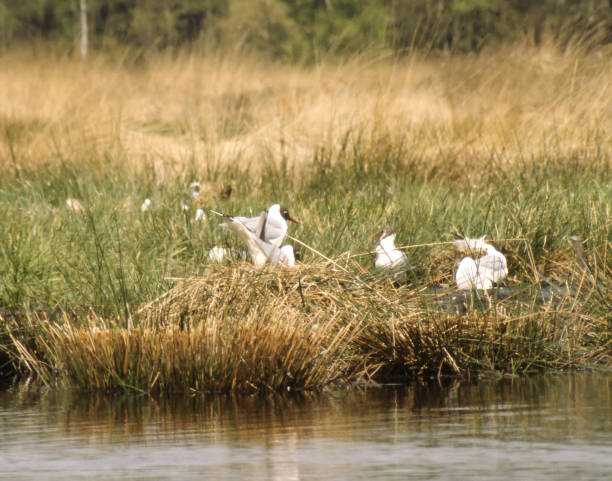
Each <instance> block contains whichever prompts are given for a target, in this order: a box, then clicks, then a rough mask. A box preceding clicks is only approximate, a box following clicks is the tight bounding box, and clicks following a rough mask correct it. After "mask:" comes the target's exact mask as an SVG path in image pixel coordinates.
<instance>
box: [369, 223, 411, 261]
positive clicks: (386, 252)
mask: <svg viewBox="0 0 612 481" xmlns="http://www.w3.org/2000/svg"><path fill="white" fill-rule="evenodd" d="M374 235H375V236H380V241H378V244H377V245H376V260H375V261H374V267H375V268H376V269H394V268H396V267H399V266H402V265H404V264H405V263H406V262H408V257H407V256H406V254H405V253H404V252H403V251H401V250H399V249H396V248H395V232H393V228H391V227H390V226H386V227H385V228H383V230H381V231H380V232H379V233H378V234H374Z"/></svg>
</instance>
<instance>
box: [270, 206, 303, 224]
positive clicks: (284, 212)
mask: <svg viewBox="0 0 612 481" xmlns="http://www.w3.org/2000/svg"><path fill="white" fill-rule="evenodd" d="M268 214H270V215H276V214H278V215H280V216H281V217H282V218H283V219H285V220H290V221H291V222H294V223H296V224H298V221H297V220H295V219H294V218H293V217H291V216H290V215H289V209H287V207H284V206H282V205H280V204H274V205H271V206H270V207H269V208H268Z"/></svg>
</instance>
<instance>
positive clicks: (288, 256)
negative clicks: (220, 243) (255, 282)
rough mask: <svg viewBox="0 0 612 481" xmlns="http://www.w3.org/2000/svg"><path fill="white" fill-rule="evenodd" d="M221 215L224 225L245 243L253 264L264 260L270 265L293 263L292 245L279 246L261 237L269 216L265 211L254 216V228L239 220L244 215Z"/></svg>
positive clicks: (263, 263) (260, 263) (259, 263)
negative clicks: (255, 221)
mask: <svg viewBox="0 0 612 481" xmlns="http://www.w3.org/2000/svg"><path fill="white" fill-rule="evenodd" d="M223 217H224V219H225V220H226V222H225V225H226V227H227V228H228V229H229V230H231V231H232V232H235V233H236V234H237V235H238V237H240V238H241V239H242V240H243V241H244V243H245V244H246V245H247V248H248V250H249V254H251V259H252V261H253V264H254V265H255V266H257V267H261V266H263V265H265V264H266V262H269V263H270V264H272V265H278V264H284V265H287V266H294V265H295V254H294V252H293V247H292V246H290V245H285V246H282V247H280V246H277V245H275V244H273V243H271V242H267V241H266V240H264V239H262V237H263V233H264V228H265V225H266V223H267V222H268V220H269V216H268V215H266V212H265V211H264V212H262V213H261V215H260V216H259V217H255V219H257V224H256V225H255V227H254V230H251V229H250V228H248V227H247V225H246V224H245V222H244V221H243V220H241V219H247V218H245V217H242V218H241V217H232V216H228V215H223ZM247 220H249V219H247ZM285 235H286V231H285ZM283 238H284V236H283Z"/></svg>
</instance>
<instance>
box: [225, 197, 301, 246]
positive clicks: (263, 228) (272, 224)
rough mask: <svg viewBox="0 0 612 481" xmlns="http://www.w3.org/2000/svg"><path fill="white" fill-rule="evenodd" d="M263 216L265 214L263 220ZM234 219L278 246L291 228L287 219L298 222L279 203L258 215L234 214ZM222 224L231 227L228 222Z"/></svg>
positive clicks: (264, 239)
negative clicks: (243, 215) (242, 215)
mask: <svg viewBox="0 0 612 481" xmlns="http://www.w3.org/2000/svg"><path fill="white" fill-rule="evenodd" d="M262 216H264V218H263V220H262ZM232 219H234V221H238V222H240V223H241V224H242V225H243V226H245V227H246V228H247V229H248V230H250V231H251V232H253V233H255V234H256V235H257V237H258V238H259V239H261V240H263V241H265V242H267V243H269V244H272V245H274V246H276V247H278V248H280V246H281V245H282V244H283V242H284V240H285V237H287V231H288V230H289V227H288V226H287V221H288V220H289V221H291V222H295V223H296V224H297V223H298V221H297V220H295V219H293V218H292V217H291V216H290V215H289V211H288V210H287V208H286V207H283V206H282V205H279V204H274V205H271V206H270V207H269V208H268V210H267V211H264V212H262V213H261V214H260V215H259V216H258V217H241V216H233V217H232ZM221 226H222V227H223V226H226V227H229V226H228V225H226V224H221Z"/></svg>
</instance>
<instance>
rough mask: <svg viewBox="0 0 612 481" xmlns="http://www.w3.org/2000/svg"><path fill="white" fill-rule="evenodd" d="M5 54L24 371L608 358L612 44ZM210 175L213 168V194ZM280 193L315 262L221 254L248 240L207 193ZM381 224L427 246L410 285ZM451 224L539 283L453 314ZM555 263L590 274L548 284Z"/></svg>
mask: <svg viewBox="0 0 612 481" xmlns="http://www.w3.org/2000/svg"><path fill="white" fill-rule="evenodd" d="M3 61H4V64H5V65H7V66H9V65H10V67H11V68H10V69H8V67H7V69H6V70H3V71H1V72H0V77H1V78H0V83H2V85H5V86H6V92H7V95H6V96H5V97H3V98H2V99H0V136H2V140H3V141H2V142H1V143H0V149H2V150H1V152H0V154H1V158H2V159H3V161H2V163H1V165H0V170H1V173H2V175H1V176H0V241H1V242H0V309H1V310H0V315H1V316H2V319H1V320H0V351H1V352H2V353H3V354H2V356H4V357H1V358H0V366H3V369H5V370H7V371H9V372H16V371H19V372H23V373H25V372H30V371H31V372H36V373H38V374H39V376H40V377H41V378H42V379H44V380H45V381H46V382H47V383H48V384H50V385H51V384H54V383H55V382H56V381H57V380H61V381H63V382H66V383H68V384H71V385H75V386H78V388H79V389H113V388H126V389H135V390H140V391H144V392H150V391H155V390H177V391H188V390H195V391H207V390H231V389H239V390H248V389H286V388H288V387H290V388H296V389H297V388H300V389H303V388H313V387H316V386H322V385H326V384H328V383H330V382H340V381H346V380H355V379H368V378H372V379H376V380H384V379H386V378H392V377H397V378H402V376H413V375H417V374H419V373H420V375H434V376H435V375H437V373H438V372H439V373H441V374H452V375H461V376H466V375H468V373H472V372H478V371H487V370H489V371H494V372H512V373H514V372H526V371H529V370H531V369H534V368H570V367H581V366H589V365H597V366H606V365H607V366H608V367H609V365H610V359H609V355H607V354H606V352H607V351H606V350H608V351H609V348H610V332H611V324H610V323H611V322H612V321H611V318H612V316H610V312H612V306H611V301H610V294H609V293H610V290H611V288H612V256H611V253H612V251H611V250H610V249H611V248H612V232H611V230H610V229H611V228H612V220H611V212H610V206H611V205H612V166H611V163H610V159H611V151H610V143H609V139H610V138H612V117H611V112H612V106H611V104H610V99H611V98H612V91H611V89H612V83H611V80H610V76H609V72H610V71H612V69H611V68H610V55H609V51H607V50H606V49H605V48H602V49H600V50H599V51H598V52H591V53H585V52H582V51H580V50H579V49H577V50H571V49H568V50H566V51H559V50H558V49H555V48H554V47H553V46H544V47H542V48H541V49H536V50H533V49H528V48H521V47H514V48H510V47H507V48H503V49H501V50H498V51H496V52H485V53H483V54H482V55H478V56H456V57H444V56H440V57H437V58H423V57H420V56H418V55H415V56H413V57H411V58H409V59H405V60H402V61H391V60H389V59H380V58H369V57H367V56H364V57H360V58H355V59H351V60H347V61H345V62H339V63H335V64H331V63H330V64H326V63H322V64H320V65H316V66H313V67H310V68H306V67H299V66H294V67H289V66H286V65H285V66H279V65H275V64H267V63H262V62H260V61H255V60H252V59H246V58H230V57H227V58H220V57H218V58H217V57H210V58H200V57H198V56H196V55H195V54H178V55H177V56H176V57H174V58H171V57H169V56H165V55H160V56H157V57H155V58H151V59H149V61H147V62H145V63H144V64H142V65H139V66H138V67H136V66H131V65H125V64H121V63H117V64H113V63H112V62H110V61H109V60H108V59H103V58H98V59H92V60H91V62H89V63H88V64H86V65H84V66H81V65H80V64H79V65H77V64H75V63H74V62H72V61H71V60H70V59H66V58H51V60H50V61H48V62H42V61H41V59H40V58H36V57H35V56H34V57H32V56H30V57H27V56H26V57H24V56H19V55H17V54H11V53H8V54H5V55H4V57H3ZM519 66H520V68H519ZM9 70H10V75H9ZM517 72H520V75H519V74H517ZM40 76H43V77H44V78H45V79H46V81H45V82H44V85H42V86H41V85H40V83H36V84H34V83H33V81H32V79H35V78H39V77H40ZM74 92H78V94H75V93H74ZM194 180H198V181H200V182H210V183H211V185H212V186H213V189H212V190H211V192H213V193H212V194H210V195H207V196H205V197H204V198H203V199H202V200H201V201H200V202H198V203H192V202H190V201H189V194H188V185H189V183H190V182H192V181H194ZM224 185H231V186H232V187H233V190H232V195H231V196H230V197H229V198H228V197H224V196H220V195H218V194H216V193H215V192H217V193H218V191H219V187H220V186H224ZM145 198H150V199H151V208H150V209H149V210H148V211H146V212H141V209H140V206H141V204H142V202H143V200H144V199H145ZM68 199H79V200H80V201H81V202H82V203H83V205H84V210H83V212H76V211H73V210H71V209H69V208H68V207H67V204H66V201H67V200H68ZM273 202H280V203H282V204H285V205H287V206H288V207H289V209H290V211H291V213H292V216H293V217H296V218H298V219H299V221H300V224H299V225H297V226H292V230H291V235H292V237H294V238H295V239H298V240H300V242H302V243H304V244H305V245H307V246H310V247H312V249H309V248H306V247H304V246H303V245H301V244H298V243H297V242H295V241H291V240H290V241H288V242H290V243H293V244H294V246H295V247H296V248H298V249H299V250H300V251H301V252H300V253H301V254H302V262H301V263H300V266H299V268H298V269H296V270H294V271H284V270H283V271H278V272H273V271H267V270H264V271H256V270H254V269H252V268H250V267H249V266H245V265H244V264H243V263H242V262H240V261H238V260H229V261H226V263H225V264H224V265H222V266H216V265H214V264H212V262H211V261H210V260H209V258H208V250H209V249H210V248H212V247H213V246H215V245H219V246H224V247H230V248H234V249H243V248H244V247H243V246H242V245H241V244H240V241H239V240H238V239H236V238H235V237H233V236H231V235H230V234H228V233H227V232H225V231H223V230H222V229H220V228H219V225H218V224H219V221H218V219H217V218H216V217H215V216H213V215H208V217H207V218H206V219H204V220H201V221H196V220H195V218H194V212H195V209H196V208H197V207H200V208H203V209H205V210H207V211H208V209H211V208H212V209H215V210H218V211H223V212H227V213H237V214H242V215H257V214H258V213H259V212H260V211H261V210H262V209H264V208H266V207H268V206H269V205H270V204H271V203H273ZM185 203H186V204H187V205H188V209H187V210H186V211H185V210H183V208H182V205H183V204H185ZM386 224H391V225H393V226H394V228H395V231H396V232H397V242H398V245H402V246H406V253H407V255H408V259H409V266H410V269H409V271H408V273H407V278H408V280H409V284H408V285H407V286H402V287H399V288H398V287H397V286H394V284H393V282H391V281H390V280H389V279H387V278H386V277H385V275H384V274H381V273H376V272H374V270H373V259H374V257H373V254H372V252H371V251H372V249H373V247H374V243H375V242H374V240H373V239H372V234H374V233H375V232H377V231H379V230H380V228H381V226H383V225H386ZM456 232H458V233H460V234H462V235H466V236H471V237H476V236H480V235H483V234H488V235H489V236H490V237H491V238H492V239H493V241H494V243H496V245H497V247H499V248H500V249H505V250H506V251H507V258H508V266H509V271H510V275H509V277H508V279H507V280H506V281H505V286H506V287H508V288H512V289H517V290H522V289H524V290H525V292H526V293H527V294H525V295H524V296H522V297H521V299H520V302H518V303H517V302H509V301H504V302H505V304H504V302H501V307H500V303H499V302H495V303H493V304H491V302H490V301H489V300H488V299H485V298H477V299H476V300H475V301H474V304H473V306H472V307H471V308H470V309H469V310H468V311H466V312H461V313H449V312H448V310H446V309H439V308H438V307H436V303H435V302H434V301H435V300H432V299H431V296H429V297H428V296H427V295H424V294H423V293H425V292H427V291H428V290H430V289H442V290H444V289H448V288H450V287H452V286H453V285H454V271H455V268H456V265H457V263H458V261H459V259H460V258H461V256H462V254H460V253H458V252H456V251H454V250H453V248H452V246H451V243H450V241H451V240H452V239H453V234H454V233H456ZM572 235H576V236H579V237H581V238H582V239H584V241H585V248H586V252H587V254H588V261H589V265H590V267H589V268H588V270H587V271H584V270H577V269H576V266H575V262H574V256H573V254H572V249H571V247H570V243H569V240H568V239H569V237H570V236H572ZM320 254H323V255H324V256H325V257H324V258H323V257H322V256H321V255H320ZM325 258H327V259H331V262H327V263H323V264H322V262H325V261H324V259H325ZM548 284H552V285H556V286H566V287H567V289H568V292H571V293H572V296H571V297H568V298H567V299H565V300H563V302H562V303H561V304H552V305H551V304H548V305H547V304H543V303H542V302H541V298H542V296H541V295H539V294H537V289H538V288H540V287H541V286H546V285H548ZM542 288H543V289H545V287H542ZM498 309H501V310H498ZM35 313H38V314H35ZM50 313H52V314H53V315H50ZM57 313H63V314H62V315H59V314H57ZM62 316H63V317H62ZM314 325H317V328H313V326H314ZM128 327H131V329H128ZM321 353H324V354H321ZM149 367H150V368H151V369H148V368H149ZM88 386H89V387H88Z"/></svg>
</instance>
